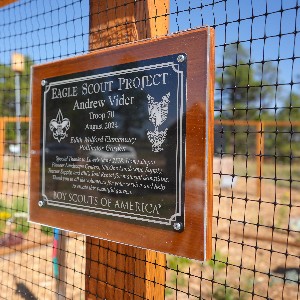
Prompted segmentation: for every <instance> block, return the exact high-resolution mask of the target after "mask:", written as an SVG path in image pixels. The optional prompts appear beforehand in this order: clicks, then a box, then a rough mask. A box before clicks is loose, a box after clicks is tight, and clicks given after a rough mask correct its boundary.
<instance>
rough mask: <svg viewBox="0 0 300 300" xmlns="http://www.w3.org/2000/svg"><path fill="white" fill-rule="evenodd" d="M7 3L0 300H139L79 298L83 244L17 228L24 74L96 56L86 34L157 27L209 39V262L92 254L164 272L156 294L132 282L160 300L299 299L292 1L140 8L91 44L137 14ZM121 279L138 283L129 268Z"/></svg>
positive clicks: (298, 38)
mask: <svg viewBox="0 0 300 300" xmlns="http://www.w3.org/2000/svg"><path fill="white" fill-rule="evenodd" d="M9 2H12V1H5V0H2V1H0V6H2V7H0V177H1V178H0V193H1V196H0V298H1V299H122V298H124V299H147V295H145V294H142V295H141V294H139V293H138V292H137V290H138V288H137V287H136V286H134V287H133V288H131V289H128V288H127V287H126V284H123V287H122V286H121V287H120V286H119V285H118V283H115V285H114V284H111V283H108V282H107V278H104V279H102V281H103V283H104V284H106V285H111V287H112V288H118V289H119V290H120V291H121V293H120V294H118V295H121V296H117V294H116V292H114V293H115V294H112V295H111V294H110V292H109V286H108V287H106V290H105V291H102V292H101V293H102V294H101V293H99V291H98V290H97V289H96V290H91V289H89V290H88V286H87V284H86V282H87V281H86V271H85V270H86V264H88V263H89V262H88V261H87V260H86V248H87V247H88V246H89V245H88V244H87V241H86V238H85V237H84V236H81V235H79V234H76V235H75V234H71V233H67V232H64V231H59V232H57V231H53V229H52V228H49V227H46V226H39V225H33V224H30V223H28V222H27V210H28V205H27V203H28V175H29V155H28V140H29V130H28V128H29V125H28V124H29V114H30V67H31V66H32V65H35V64H40V63H44V62H51V61H53V60H58V59H63V58H67V57H73V56H78V55H83V54H85V53H88V52H89V51H90V49H96V48H97V47H96V46H93V47H91V39H90V35H91V34H97V33H99V36H101V34H103V32H105V31H107V35H110V34H109V32H111V30H112V29H115V31H116V32H118V29H119V28H123V27H124V26H125V27H128V28H129V27H132V26H133V27H134V26H138V25H139V24H141V23H143V22H149V21H151V22H154V24H155V23H156V22H159V20H160V19H161V18H164V19H167V24H168V26H167V27H168V28H167V31H168V34H173V33H175V32H178V31H183V30H188V29H193V28H197V27H201V26H204V25H209V26H211V27H213V28H214V29H215V34H216V40H215V53H216V84H215V151H214V172H213V176H214V211H213V257H212V259H211V260H210V261H207V262H203V263H201V262H197V261H193V260H189V259H185V258H179V257H176V256H172V255H167V256H166V262H164V261H162V262H161V261H156V260H151V261H150V260H149V261H147V257H144V258H140V257H139V258H138V257H137V256H135V255H133V254H128V253H126V254H124V253H122V252H121V251H119V250H118V249H117V248H111V247H109V246H107V247H106V246H105V245H104V244H101V245H100V246H99V252H101V251H102V252H103V253H105V255H107V257H115V256H117V255H118V256H123V258H124V260H125V261H128V262H130V263H132V264H136V263H137V261H140V262H147V263H149V264H152V265H153V266H154V267H155V268H162V269H163V270H164V278H163V280H162V281H161V280H160V281H156V278H154V279H153V278H152V279H147V278H146V277H143V276H141V277H140V279H142V280H143V281H147V280H148V281H149V284H154V285H155V284H157V285H161V286H162V288H163V293H164V295H163V297H164V298H165V299H167V300H171V299H228V300H231V299H298V298H299V288H300V282H299V281H300V280H299V278H300V277H299V276H300V259H299V254H300V250H299V249H300V247H299V246H300V234H299V231H300V193H299V191H300V168H299V163H300V86H299V82H300V72H299V70H300V57H299V55H300V35H299V28H300V15H299V1H298V0H276V1H274V0H273V1H272V0H259V1H258V0H189V1H188V0H170V2H168V1H165V2H164V1H158V0H151V1H150V0H149V1H148V2H151V3H152V5H153V6H154V7H156V6H157V9H156V14H155V15H150V16H148V15H147V14H143V13H142V14H140V16H139V18H136V19H134V18H133V19H129V18H127V17H124V18H118V20H117V23H111V22H109V21H106V23H102V25H101V28H99V29H96V30H95V29H94V32H91V29H90V25H89V24H90V21H91V20H92V18H95V17H99V18H100V17H102V18H103V16H104V15H107V16H108V19H110V18H114V14H116V12H117V11H118V10H119V9H124V10H125V11H126V9H127V10H129V7H130V5H131V6H132V5H133V6H134V7H137V6H138V5H140V4H145V3H146V1H144V0H131V1H130V0H115V1H110V0H103V1H102V0H101V1H99V7H100V2H101V3H102V4H103V3H104V4H105V5H104V6H101V7H100V8H99V9H98V11H97V12H96V13H93V12H90V3H89V1H87V0H77V1H76V0H74V1H71V0H62V1H58V0H53V1H47V0H21V1H16V2H13V3H10V4H9ZM91 2H93V1H91ZM162 2H164V5H163V6H162V5H161V3H162ZM7 3H8V4H7ZM94 3H95V1H94ZM158 6H159V8H158ZM125 15H126V13H125ZM141 16H142V17H141ZM154 28H157V32H154V33H152V36H155V35H159V34H160V32H159V30H158V28H159V26H157V27H156V26H154ZM97 30H99V32H98V31H97ZM100 33H101V34H100ZM149 37H150V35H147V34H146V35H145V36H144V38H149ZM114 38H115V39H117V42H115V43H116V44H121V43H125V42H130V41H132V36H131V33H130V31H128V35H125V36H121V37H118V34H116V37H114ZM118 39H119V40H118ZM110 43H111V42H108V44H107V46H110ZM12 53H22V54H23V55H24V56H25V64H24V68H23V69H22V70H21V71H14V70H15V69H16V68H15V67H16V65H14V64H12V62H11V55H12ZM18 78H19V79H18ZM18 80H19V85H18V83H17V81H18ZM18 93H19V96H17V95H18ZM18 99H19V100H18ZM16 108H17V110H16ZM18 108H19V110H18ZM16 116H17V117H19V116H20V117H21V122H20V123H19V122H17V119H15V117H16ZM55 239H56V240H57V239H58V240H59V239H61V240H62V239H63V240H64V243H65V245H64V248H62V250H60V249H58V252H59V253H60V255H64V257H65V261H64V265H63V266H62V267H61V266H60V265H59V264H56V262H55V255H53V245H54V243H55V242H53V241H55ZM101 247H102V249H101ZM59 250H60V251H59ZM94 260H95V258H94ZM96 261H97V259H96ZM98 263H99V268H101V264H102V262H101V261H100V260H99V261H98ZM105 267H106V268H107V269H108V271H107V272H108V273H109V272H113V274H117V273H120V274H121V276H125V275H126V272H127V271H124V270H123V269H121V268H119V267H118V264H117V263H115V264H110V263H108V265H106V266H105ZM58 271H59V272H60V273H64V276H65V277H64V278H65V279H64V280H60V279H59V278H61V277H59V276H57V273H58ZM131 275H132V276H133V277H134V276H140V275H136V274H135V273H134V268H133V271H132V273H131ZM93 276H94V275H93V274H89V278H92V279H93ZM94 279H95V281H96V282H97V281H101V279H99V278H98V277H97V276H96V277H95V278H94ZM62 290H64V292H62ZM122 292H123V294H122ZM103 293H104V294H103ZM100 294H101V295H100ZM122 295H123V296H122ZM125 295H127V296H126V297H127V298H126V297H125ZM151 299H161V297H160V298H159V297H158V296H151Z"/></svg>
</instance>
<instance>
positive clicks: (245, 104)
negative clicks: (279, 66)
mask: <svg viewBox="0 0 300 300" xmlns="http://www.w3.org/2000/svg"><path fill="white" fill-rule="evenodd" d="M248 52H249V51H248V49H246V48H245V47H243V46H242V45H240V44H237V43H236V44H232V45H229V46H227V47H226V49H225V52H224V57H223V67H222V68H218V69H217V74H216V88H217V93H216V103H215V107H216V109H219V111H220V114H222V119H231V120H232V119H235V120H241V119H248V120H255V119H258V118H261V117H262V113H264V112H263V111H261V110H260V109H259V108H260V107H265V105H266V104H267V103H268V102H270V101H271V100H272V98H273V92H272V88H271V87H269V84H270V83H271V82H274V80H275V76H276V72H275V68H274V66H273V64H272V63H264V64H253V63H252V62H251V61H250V55H249V53H248Z"/></svg>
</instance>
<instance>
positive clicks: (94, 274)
mask: <svg viewBox="0 0 300 300" xmlns="http://www.w3.org/2000/svg"><path fill="white" fill-rule="evenodd" d="M168 13H169V0H166V1H158V0H143V1H132V0H106V1H98V0H90V36H89V45H90V50H95V49H100V48H106V47H110V46H115V45H118V44H124V43H127V42H133V41H137V40H141V39H146V38H151V37H154V36H159V35H164V34H167V33H168V28H169V24H168V22H169V18H168ZM165 265H166V257H165V255H164V254H161V253H158V252H154V251H150V250H143V249H139V248H136V247H132V246H127V245H122V244H117V243H114V242H108V241H105V240H99V239H96V238H91V237H87V238H86V277H85V278H86V280H85V282H86V288H85V289H86V299H89V300H92V299H106V300H110V299H116V300H119V299H155V300H160V299H164V289H165V287H164V284H165V272H166V268H165Z"/></svg>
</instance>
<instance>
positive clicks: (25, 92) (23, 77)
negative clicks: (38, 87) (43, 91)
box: [0, 56, 33, 116]
mask: <svg viewBox="0 0 300 300" xmlns="http://www.w3.org/2000/svg"><path fill="white" fill-rule="evenodd" d="M32 65H33V61H32V60H31V59H30V58H29V57H28V56H25V64H24V71H23V72H22V73H21V74H20V94H21V115H28V113H29V111H28V110H29V105H28V104H29V94H30V68H31V66H32ZM15 91H16V89H15V72H14V71H12V69H11V66H10V65H7V64H0V112H1V116H15Z"/></svg>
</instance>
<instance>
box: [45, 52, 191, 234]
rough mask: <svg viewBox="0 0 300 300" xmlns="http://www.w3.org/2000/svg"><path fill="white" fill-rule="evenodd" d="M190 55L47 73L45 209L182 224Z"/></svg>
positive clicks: (178, 227)
mask: <svg viewBox="0 0 300 300" xmlns="http://www.w3.org/2000/svg"><path fill="white" fill-rule="evenodd" d="M187 60H188V57H187V55H186V54H185V53H178V54H174V55H168V56H164V57H159V58H154V59H148V60H142V61H136V62H133V63H127V64H121V65H116V66H113V67H105V68H100V69H94V70H90V71H86V72H79V73H75V74H69V75H66V76H60V77H52V78H44V79H43V80H42V81H41V83H40V84H41V85H42V112H41V116H42V118H41V122H42V124H41V127H42V135H41V138H42V140H41V152H42V153H41V169H40V172H41V176H40V180H41V183H40V187H41V191H40V193H41V195H40V201H39V206H40V207H41V209H43V208H44V207H47V208H53V209H56V210H61V209H62V210H68V211H72V212H75V213H80V214H92V215H94V216H98V217H100V218H113V219H117V220H119V221H120V220H121V221H125V222H133V223H138V224H142V225H145V226H152V227H153V226H155V227H160V228H164V229H172V230H174V229H175V230H177V231H182V230H184V195H185V193H184V185H183V183H184V176H185V175H184V174H185V160H184V157H185V111H186V107H185V106H186V65H187ZM41 212H42V210H41Z"/></svg>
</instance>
